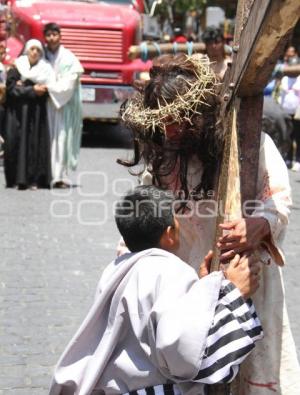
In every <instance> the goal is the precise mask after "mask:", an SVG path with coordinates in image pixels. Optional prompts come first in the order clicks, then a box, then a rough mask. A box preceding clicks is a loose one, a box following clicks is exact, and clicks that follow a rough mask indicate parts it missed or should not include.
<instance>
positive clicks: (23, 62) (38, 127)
mask: <svg viewBox="0 0 300 395" xmlns="http://www.w3.org/2000/svg"><path fill="white" fill-rule="evenodd" d="M44 38H45V46H43V44H42V43H41V42H40V41H39V40H36V39H31V40H29V41H28V42H27V43H26V44H25V46H24V49H23V51H22V54H21V56H19V57H18V58H17V59H16V61H15V62H14V64H13V65H12V66H11V67H10V68H9V69H8V70H7V72H6V70H5V68H4V67H2V68H1V69H0V72H1V74H0V77H2V84H3V85H2V86H3V88H4V82H5V90H4V89H3V91H5V97H4V95H3V97H2V105H1V112H0V116H1V132H2V133H1V134H2V141H3V147H4V153H3V156H4V171H5V179H6V186H7V187H8V188H18V189H27V188H30V189H32V190H35V189H37V188H49V187H50V186H52V187H57V188H68V187H70V184H69V183H68V175H67V172H68V170H69V169H74V168H75V167H76V165H77V159H78V154H79V149H80V142H81V130H82V115H81V100H80V81H79V79H80V75H81V74H82V72H83V69H82V66H81V64H80V62H79V61H78V59H77V58H76V57H75V55H74V54H73V53H72V52H71V51H69V50H68V49H66V48H64V47H63V46H62V45H61V43H60V39H61V34H60V27H59V26H58V25H57V24H55V23H49V24H47V25H46V26H45V29H44ZM2 66H3V65H2Z"/></svg>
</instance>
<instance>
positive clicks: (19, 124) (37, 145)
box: [0, 23, 300, 190]
mask: <svg viewBox="0 0 300 395" xmlns="http://www.w3.org/2000/svg"><path fill="white" fill-rule="evenodd" d="M44 39H45V42H44V43H41V42H40V41H38V40H29V41H28V42H27V43H26V44H25V46H24V49H23V52H22V54H21V56H20V57H19V58H17V59H16V61H15V62H14V64H13V65H11V66H9V67H7V66H4V64H3V59H4V58H5V50H6V48H5V45H4V44H3V43H0V60H1V62H0V103H1V104H0V144H1V149H0V156H2V157H4V168H5V178H6V186H7V187H8V188H18V189H27V188H30V189H34V190H35V189H37V188H49V187H51V186H53V187H57V188H68V187H70V182H69V181H68V170H70V169H75V168H76V165H77V162H78V155H79V149H80V143H81V133H82V110H81V100H80V76H81V74H82V72H83V68H82V66H81V64H80V62H79V61H78V59H77V58H76V56H75V55H74V54H73V53H72V52H71V51H70V50H68V49H67V48H64V47H63V45H61V42H60V40H61V32H60V27H59V26H58V25H57V24H55V23H49V24H47V25H46V26H45V30H44ZM201 39H202V41H203V42H204V43H205V45H206V52H207V55H208V57H209V59H210V61H211V62H212V68H213V70H214V72H215V73H216V74H217V75H218V76H219V77H220V78H221V79H222V78H223V76H224V73H225V71H226V69H227V64H228V62H230V61H231V46H230V44H231V43H229V42H227V41H225V39H224V36H223V32H222V31H221V30H220V29H219V28H215V27H208V28H207V29H206V30H205V31H204V32H203V34H202V37H201ZM186 40H187V38H186V37H185V36H184V34H183V33H182V31H181V30H180V31H179V32H177V30H176V29H175V32H174V41H177V42H186ZM298 64H299V65H300V62H299V56H298V53H297V51H296V48H295V47H293V46H292V45H288V46H287V48H286V50H285V53H284V54H283V57H282V59H281V60H280V61H279V62H278V65H277V66H290V65H298ZM276 70H277V71H276V72H274V74H273V76H272V78H271V81H270V82H269V84H268V85H267V86H266V88H265V91H264V94H265V100H264V114H263V131H265V132H267V133H268V134H270V135H271V137H272V138H273V140H274V141H275V143H276V145H277V147H278V148H279V150H280V152H281V154H282V155H283V157H284V159H285V161H286V164H287V166H288V167H289V168H290V169H292V170H293V171H300V76H293V77H290V76H287V75H283V73H282V72H280V71H278V70H282V68H281V69H280V67H279V68H278V67H276Z"/></svg>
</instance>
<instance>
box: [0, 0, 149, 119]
mask: <svg viewBox="0 0 300 395" xmlns="http://www.w3.org/2000/svg"><path fill="white" fill-rule="evenodd" d="M142 12H143V3H142V2H141V0H137V1H135V3H134V5H133V3H132V2H131V1H130V0H107V1H97V0H81V1H80V0H75V1H72V0H71V1H68V0H11V1H10V2H8V3H7V7H6V12H5V13H3V15H4V14H5V18H3V17H2V21H4V23H5V24H6V27H7V28H8V29H6V30H7V37H6V41H7V50H8V55H9V57H10V58H11V59H10V60H13V59H14V58H16V57H17V56H18V55H19V54H20V52H21V50H22V47H23V44H24V43H25V42H26V41H27V40H28V39H30V38H37V39H39V40H41V41H42V40H43V26H44V25H45V24H46V23H48V22H56V23H58V24H59V25H60V26H61V32H62V43H63V45H64V46H65V47H67V48H69V49H70V50H71V51H72V52H73V53H74V54H75V55H77V57H78V58H79V60H80V62H81V64H82V65H83V67H84V74H83V75H82V78H81V82H82V100H83V116H84V118H85V119H94V120H114V119H117V117H118V111H119V108H120V104H121V103H122V102H123V101H124V100H125V99H126V98H127V97H128V96H129V95H130V94H131V93H132V87H131V85H132V82H133V80H134V79H136V78H138V77H139V73H141V72H143V71H146V70H148V69H149V67H150V62H148V63H144V62H142V61H141V60H139V59H138V60H134V61H131V60H130V59H129V58H128V55H127V53H128V49H129V47H130V46H131V45H136V44H139V42H140V41H141V38H142V33H141V13H142ZM1 27H2V32H3V24H2V25H1Z"/></svg>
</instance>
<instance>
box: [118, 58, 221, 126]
mask: <svg viewBox="0 0 300 395" xmlns="http://www.w3.org/2000/svg"><path fill="white" fill-rule="evenodd" d="M186 62H191V63H193V65H194V75H195V77H196V80H193V81H188V80H186V83H187V86H188V90H187V91H186V92H185V93H184V94H179V92H177V96H176V97H175V99H174V101H172V102H171V103H168V102H167V101H166V100H164V98H162V99H161V100H162V101H163V102H161V101H159V100H158V101H157V108H154V109H153V108H149V107H145V106H144V100H143V94H141V93H140V92H137V93H136V95H135V96H134V97H133V98H132V99H130V100H129V101H128V102H127V105H126V107H125V110H124V111H123V114H122V120H123V121H124V122H125V124H127V125H129V126H131V127H134V128H137V129H138V130H139V131H140V132H143V131H147V130H152V131H154V130H155V129H156V128H159V130H161V131H163V132H164V133H165V132H166V129H165V127H166V125H168V124H173V123H182V122H183V121H188V122H189V123H190V124H191V123H192V122H191V117H192V116H193V115H194V114H199V115H202V114H201V112H200V111H199V105H200V104H203V105H205V106H208V107H209V106H210V104H209V103H207V100H206V99H207V97H208V96H210V95H216V85H219V82H218V79H217V77H216V75H215V73H214V72H213V71H212V69H211V67H210V62H209V59H208V57H207V56H204V55H200V54H195V55H192V56H187V58H186ZM182 78H184V77H182Z"/></svg>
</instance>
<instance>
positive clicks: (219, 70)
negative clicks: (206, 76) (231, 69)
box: [202, 26, 231, 80]
mask: <svg viewBox="0 0 300 395" xmlns="http://www.w3.org/2000/svg"><path fill="white" fill-rule="evenodd" d="M202 41H203V42H204V43H205V46H206V54H207V56H208V58H209V60H210V61H211V63H212V64H211V68H212V70H213V71H214V72H215V73H216V74H217V76H218V77H219V78H220V79H221V80H222V79H223V77H224V74H225V71H226V70H227V64H228V62H230V61H231V55H230V54H231V47H229V46H228V45H226V43H225V39H224V36H223V33H222V32H221V30H220V29H219V28H217V27H214V26H209V27H207V28H206V29H205V30H204V32H203V34H202Z"/></svg>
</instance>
